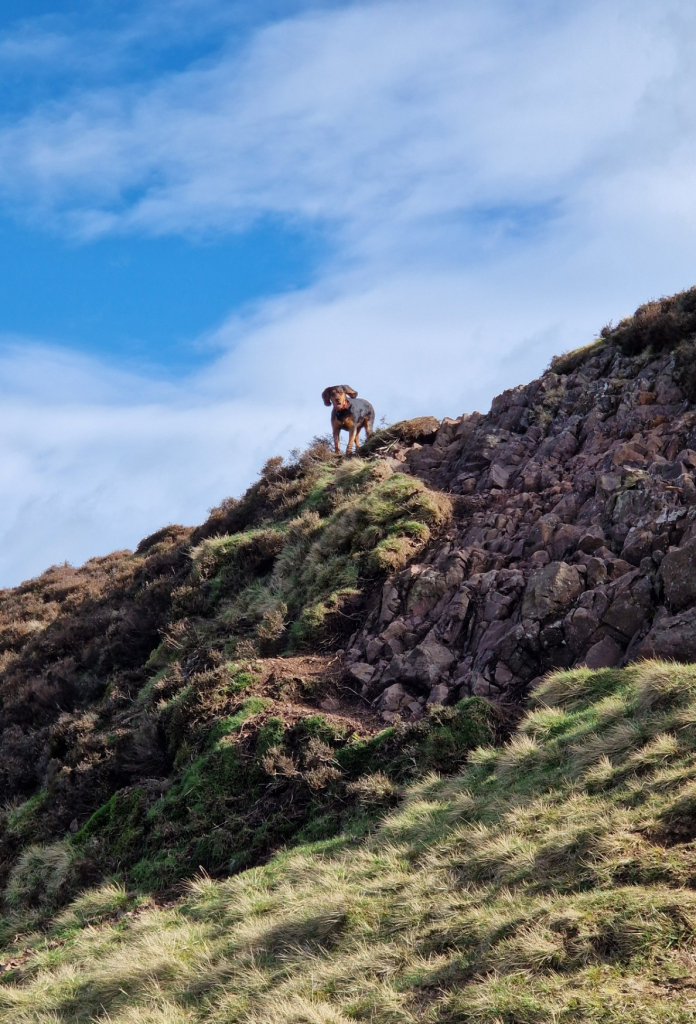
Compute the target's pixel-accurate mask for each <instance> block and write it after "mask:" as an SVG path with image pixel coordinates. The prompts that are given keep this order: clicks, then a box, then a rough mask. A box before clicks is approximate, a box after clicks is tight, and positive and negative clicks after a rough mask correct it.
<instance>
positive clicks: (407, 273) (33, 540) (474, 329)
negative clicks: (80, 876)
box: [0, 0, 696, 582]
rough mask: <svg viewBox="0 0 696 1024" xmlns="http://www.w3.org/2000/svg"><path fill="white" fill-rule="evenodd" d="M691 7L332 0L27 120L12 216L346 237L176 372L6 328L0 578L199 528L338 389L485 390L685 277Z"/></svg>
mask: <svg viewBox="0 0 696 1024" xmlns="http://www.w3.org/2000/svg"><path fill="white" fill-rule="evenodd" d="M194 13H195V5H194ZM690 19H691V15H690V12H689V11H688V10H687V8H686V5H685V4H683V3H681V2H677V0H671V2H670V0H668V2H666V3H664V2H663V3H659V4H658V3H657V2H656V0H655V2H648V0H643V2H642V3H631V4H628V3H624V2H623V0H615V2H612V0H605V2H602V3H585V4H582V5H581V4H565V5H559V4H556V3H551V2H548V3H543V2H538V3H535V4H528V5H525V7H524V8H521V7H520V6H519V5H517V4H513V3H512V2H511V0H510V2H503V0H498V2H497V3H490V4H486V5H481V4H474V3H473V2H469V3H466V2H461V0H458V2H456V3H454V2H450V0H441V2H438V3H436V4H433V3H429V2H427V0H400V2H398V3H395V2H392V0H379V2H372V3H360V4H351V5H348V6H344V7H340V6H339V7H336V6H335V5H332V7H331V9H328V10H313V11H310V12H305V13H304V14H300V15H296V16H293V17H286V18H285V19H284V20H276V21H275V22H274V23H272V24H270V25H268V26H266V27H263V28H261V29H259V30H257V31H256V32H254V33H253V34H252V35H251V36H250V37H249V39H248V43H247V45H246V46H245V47H243V48H242V49H241V50H240V48H239V44H238V40H235V43H234V46H232V45H231V44H230V46H229V48H227V49H225V48H223V50H222V52H221V54H220V55H218V57H216V58H215V59H212V58H211V59H209V60H207V61H206V62H203V63H200V64H198V65H195V66H193V67H190V68H188V69H186V70H184V71H179V72H176V73H170V74H168V75H163V76H161V77H160V78H159V79H158V80H157V81H155V82H154V83H153V82H140V83H138V82H137V81H132V82H131V83H130V84H128V85H122V86H120V87H118V88H116V87H110V88H100V89H94V90H92V91H88V92H84V91H83V92H81V93H76V94H73V95H70V96H69V97H67V98H64V99H63V100H61V101H59V102H55V103H52V104H51V105H48V106H44V107H40V108H38V109H36V110H34V111H32V112H31V113H30V114H29V115H27V116H26V117H24V118H22V119H20V120H18V121H16V122H15V123H12V124H7V123H5V124H4V126H3V127H2V128H0V192H1V193H2V195H4V199H5V204H6V208H8V209H9V208H11V209H14V210H15V212H16V211H17V210H18V209H21V210H22V211H23V213H24V215H26V216H29V217H34V218H39V219H41V220H42V221H43V222H48V223H50V224H52V225H53V227H54V229H56V228H57V229H60V230H65V231H69V232H72V233H78V234H82V236H83V237H85V238H89V237H91V236H93V235H98V234H100V233H105V232H120V233H124V234H127V233H133V234H142V233H150V234H159V233H166V232H184V233H186V232H206V231H212V232H218V231H224V230H236V229H242V228H243V227H244V226H245V225H247V224H248V223H250V222H251V221H252V220H253V218H254V217H256V216H258V215H259V214H271V215H278V216H281V217H286V218H288V219H290V220H292V221H293V222H294V223H299V224H302V223H308V224H317V223H318V224H321V225H322V226H323V228H324V230H325V231H327V232H328V233H329V234H330V236H331V239H332V241H333V243H334V247H335V253H336V255H335V257H334V258H333V259H332V260H331V261H330V262H329V263H327V265H326V266H325V267H324V268H323V272H322V274H321V275H320V278H319V280H318V281H317V282H316V284H315V285H313V286H312V287H311V288H308V289H306V290H305V291H303V292H301V293H297V294H294V295H289V296H284V297H278V298H271V299H269V300H267V301H265V302H263V303H261V304H260V305H259V306H258V307H257V308H256V309H255V310H253V311H251V312H249V311H246V312H245V313H244V314H233V315H231V316H230V317H229V318H228V320H227V321H226V322H225V323H224V324H222V325H221V326H220V327H218V328H217V329H216V330H211V332H210V335H209V336H208V337H207V338H206V339H205V340H206V341H207V342H208V343H209V344H211V351H212V352H213V353H215V355H214V356H213V357H212V359H211V364H210V365H209V367H207V368H206V369H204V370H202V371H200V372H198V373H197V374H195V375H193V376H191V377H190V378H189V379H187V380H185V381H182V382H180V383H179V384H167V385H165V384H158V383H157V382H153V381H151V380H148V379H146V378H145V377H144V376H142V375H137V374H126V373H122V372H118V373H117V372H116V371H115V370H114V369H113V368H108V367H106V366H103V365H100V364H99V363H97V362H95V361H90V360H85V359H84V358H79V357H77V356H75V355H74V354H71V353H70V352H67V351H58V350H56V349H51V348H47V347H46V346H41V345H38V344H37V343H31V342H27V341H26V340H25V341H21V342H19V341H15V342H12V341H11V339H10V340H9V341H6V344H5V348H4V350H3V351H4V354H3V355H2V357H1V358H0V393H2V394H3V395H4V396H5V400H4V402H3V405H2V407H1V409H0V444H2V450H3V452H4V458H3V464H2V466H0V497H2V501H0V552H4V554H0V580H3V581H7V582H14V581H16V580H17V579H18V578H20V577H21V576H22V575H27V574H28V573H30V572H35V571H38V570H39V569H40V568H41V567H42V566H43V565H45V564H46V563H48V562H51V561H57V560H61V559H62V558H69V559H71V560H73V561H79V560H81V559H83V558H85V557H87V556H88V555H89V554H92V553H97V552H104V551H106V550H108V549H109V548H110V547H112V546H122V545H123V544H129V545H133V544H134V543H135V542H137V540H138V539H139V537H140V536H141V535H143V534H145V533H147V532H149V531H151V530H153V529H155V528H157V527H158V526H159V525H161V524H162V523H164V522H166V521H170V520H183V521H188V522H191V521H196V520H199V519H200V518H201V517H202V515H203V514H204V513H205V509H206V508H207V507H208V506H210V505H211V504H213V503H215V502H217V501H218V500H219V499H220V498H221V497H222V496H223V495H225V494H227V493H230V492H232V493H234V492H239V491H240V490H241V489H242V487H243V486H244V485H245V484H246V483H247V482H248V481H249V479H250V478H251V477H252V476H253V474H254V472H255V471H256V470H257V469H258V468H259V466H260V465H261V463H262V461H263V459H264V458H265V457H266V456H267V455H269V454H271V453H273V452H274V451H277V450H281V451H287V449H288V448H290V447H291V446H292V445H294V444H297V443H301V442H302V441H304V440H306V439H307V438H308V437H311V436H312V434H313V433H315V432H317V431H323V430H325V429H326V426H327V425H328V424H327V417H326V410H325V409H324V407H323V406H322V405H321V403H320V402H319V398H318V395H319V393H320V391H321V390H322V388H323V387H325V386H326V385H327V384H328V383H333V382H336V381H344V380H346V378H347V381H346V382H347V383H351V384H353V385H354V386H356V387H358V388H359V389H360V391H361V393H363V392H364V393H365V394H366V396H367V397H369V398H370V399H371V400H373V402H374V404H375V405H376V407H377V412H378V416H380V415H382V414H383V413H384V414H385V415H386V416H387V418H389V419H397V418H401V417H403V416H409V415H416V414H418V413H424V412H435V413H436V414H438V415H445V414H453V415H456V414H457V413H459V412H462V411H464V410H470V409H473V408H475V407H479V408H484V407H485V406H486V405H487V403H488V402H489V400H490V398H491V397H492V396H493V394H495V393H496V392H497V391H499V390H501V389H502V388H503V387H505V386H512V385H514V384H516V383H518V382H521V381H524V380H527V379H529V378H530V377H531V376H533V375H534V374H536V373H537V372H539V371H540V370H541V369H542V368H543V366H544V365H545V363H546V362H547V361H548V359H549V357H550V356H551V355H552V354H553V353H554V352H557V351H560V350H563V349H565V348H568V347H571V346H574V345H577V344H581V343H583V341H586V340H590V338H591V335H592V331H593V330H596V329H597V328H598V327H600V326H601V324H602V323H603V322H604V321H605V320H606V319H608V318H609V317H610V316H613V317H614V318H616V317H617V316H619V315H622V314H624V313H625V312H628V311H630V309H632V308H633V307H634V306H635V305H636V304H637V303H638V302H639V301H642V300H643V299H645V298H647V297H649V296H650V295H652V294H656V293H658V294H659V293H660V292H662V291H670V290H674V289H675V288H677V287H683V286H685V285H688V284H690V283H691V281H692V279H693V266H694V259H693V225H694V222H695V221H696V199H695V197H694V193H693V190H692V188H691V182H692V181H693V166H694V157H695V156H696V130H695V125H694V115H693V113H692V102H691V96H692V94H693V85H694V84H695V83H694V66H693V59H692V57H691V54H690V52H689V49H688V46H687V45H685V43H684V42H683V40H684V39H688V38H690V36H689V32H690V29H691V28H692V24H691V20H690ZM0 53H1V48H0Z"/></svg>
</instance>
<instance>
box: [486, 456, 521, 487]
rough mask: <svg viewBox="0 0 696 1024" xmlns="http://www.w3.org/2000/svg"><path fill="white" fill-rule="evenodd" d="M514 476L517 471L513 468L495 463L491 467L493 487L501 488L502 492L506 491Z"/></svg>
mask: <svg viewBox="0 0 696 1024" xmlns="http://www.w3.org/2000/svg"><path fill="white" fill-rule="evenodd" d="M514 475H515V469H514V467H513V466H501V465H500V464H499V463H497V462H496V463H494V464H493V465H492V466H491V472H490V481H491V487H499V488H501V490H505V488H507V487H508V486H509V484H510V480H511V479H512V477H513V476H514Z"/></svg>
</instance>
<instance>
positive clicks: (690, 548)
mask: <svg viewBox="0 0 696 1024" xmlns="http://www.w3.org/2000/svg"><path fill="white" fill-rule="evenodd" d="M660 577H661V579H662V585H663V587H664V591H665V602H666V604H667V605H669V607H670V608H671V610H672V611H675V612H678V611H681V610H682V609H683V608H686V607H687V606H688V605H690V604H693V603H694V601H696V539H695V540H692V541H690V542H689V543H688V544H685V545H684V547H681V548H677V549H676V550H673V551H668V552H667V554H666V555H665V557H664V558H663V559H662V562H661V563H660Z"/></svg>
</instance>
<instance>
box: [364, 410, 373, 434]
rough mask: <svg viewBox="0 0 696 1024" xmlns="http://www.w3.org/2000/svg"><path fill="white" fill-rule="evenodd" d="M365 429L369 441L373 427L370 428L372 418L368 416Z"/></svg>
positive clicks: (365, 420)
mask: <svg viewBox="0 0 696 1024" xmlns="http://www.w3.org/2000/svg"><path fill="white" fill-rule="evenodd" d="M363 427H364V428H365V439H367V438H368V437H369V436H370V434H371V433H372V427H371V426H370V417H369V416H366V417H365V419H364V420H363Z"/></svg>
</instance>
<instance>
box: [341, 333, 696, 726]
mask: <svg viewBox="0 0 696 1024" xmlns="http://www.w3.org/2000/svg"><path fill="white" fill-rule="evenodd" d="M605 333H609V332H605ZM566 363H567V364H568V363H569V364H570V365H569V366H563V359H559V360H556V361H555V363H554V364H552V369H550V370H549V371H547V372H546V373H545V374H544V375H543V376H542V377H541V378H539V379H538V380H535V381H533V382H532V383H530V384H527V385H525V386H521V387H517V388H513V389H511V390H509V391H506V392H504V393H503V394H502V395H500V396H499V397H498V398H496V399H495V400H494V402H493V404H492V407H491V410H490V412H489V413H488V414H487V415H481V414H479V413H474V414H472V415H462V416H460V417H458V418H457V419H445V420H443V421H442V423H441V424H440V425H439V426H438V427H437V430H436V432H434V433H433V434H432V435H431V438H432V439H431V443H426V444H420V443H418V442H410V443H409V442H404V443H399V442H398V440H397V441H394V440H391V441H390V443H389V444H388V445H384V446H383V451H384V457H386V458H387V459H388V461H389V462H390V465H391V466H392V468H394V469H399V470H401V471H406V472H408V473H412V474H415V475H417V476H418V477H420V478H421V479H422V480H424V481H425V482H426V483H427V484H428V485H429V486H430V487H432V488H437V489H439V490H443V491H446V492H449V493H450V494H451V495H453V496H455V500H454V514H453V519H452V522H451V524H450V526H449V528H448V530H447V531H446V533H445V534H444V535H442V536H440V537H439V538H438V539H437V541H435V542H434V543H432V544H431V545H430V547H429V548H428V550H427V554H426V555H425V557H423V558H422V559H421V560H419V561H418V563H416V564H410V565H409V566H408V567H407V568H406V569H404V570H403V571H401V572H399V573H397V574H395V575H393V576H391V577H390V578H389V579H387V580H386V582H385V583H384V584H383V586H382V587H381V590H380V591H379V592H377V593H376V594H375V595H374V596H373V598H372V601H371V603H370V607H369V612H368V615H367V617H366V620H365V622H364V624H363V626H362V628H361V629H360V630H359V631H358V632H357V633H356V634H354V636H353V637H351V640H350V642H349V644H348V646H347V649H346V652H345V661H346V667H347V671H348V673H349V675H350V677H351V679H352V685H356V684H358V685H359V687H360V690H361V693H362V694H363V696H364V697H366V698H368V699H369V700H371V701H373V702H375V704H376V706H377V707H378V708H379V710H380V711H381V713H382V718H383V719H384V720H386V721H391V720H393V719H394V718H395V717H396V716H397V715H398V716H400V717H401V718H404V717H405V718H409V717H415V718H418V717H420V716H421V715H422V714H423V707H424V705H425V704H426V703H427V704H432V703H452V702H454V701H456V700H458V699H461V698H462V697H464V696H468V695H477V696H484V697H487V698H490V699H494V700H496V701H505V702H517V701H519V700H521V699H522V698H523V697H524V696H525V695H526V694H527V693H528V692H529V691H530V689H532V688H533V687H534V685H535V684H536V682H537V681H538V680H539V678H540V677H541V676H543V675H544V673H546V672H547V671H549V670H551V669H557V668H567V667H570V666H579V665H587V666H588V667H591V668H600V667H610V666H621V665H625V664H627V663H629V662H632V661H635V660H638V659H641V658H644V657H659V658H674V659H677V660H680V661H694V660H696V485H695V483H694V471H695V470H696V409H695V408H694V405H693V403H692V402H689V401H688V399H687V395H686V394H685V389H684V388H683V387H682V386H680V382H681V380H682V376H683V374H682V375H680V370H679V363H678V359H677V357H676V356H675V354H674V352H671V351H667V352H662V353H659V354H657V355H655V354H653V353H651V352H650V350H648V351H647V352H642V353H640V354H638V355H625V354H624V353H623V351H622V349H621V347H620V346H619V345H618V344H616V343H614V342H613V341H612V338H611V336H610V337H609V338H608V339H607V340H603V341H600V343H598V344H595V345H593V346H588V349H587V350H586V353H584V354H583V353H582V352H581V353H579V354H578V355H577V356H576V358H574V359H567V360H566ZM559 364H560V365H559ZM574 364H575V365H574ZM554 369H565V370H566V372H554Z"/></svg>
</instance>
